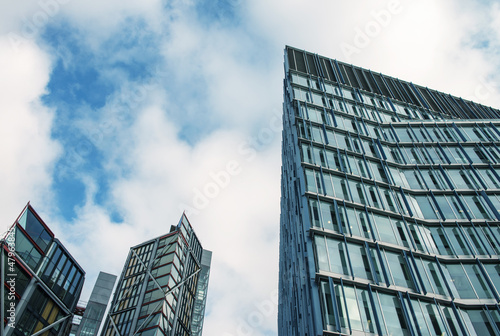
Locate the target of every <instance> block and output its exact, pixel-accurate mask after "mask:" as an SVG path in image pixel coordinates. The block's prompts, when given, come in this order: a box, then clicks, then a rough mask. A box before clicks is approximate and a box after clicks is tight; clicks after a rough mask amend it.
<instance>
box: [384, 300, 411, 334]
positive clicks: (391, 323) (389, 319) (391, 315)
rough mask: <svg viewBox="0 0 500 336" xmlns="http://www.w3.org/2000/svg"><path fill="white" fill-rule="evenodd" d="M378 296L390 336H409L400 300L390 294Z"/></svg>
mask: <svg viewBox="0 0 500 336" xmlns="http://www.w3.org/2000/svg"><path fill="white" fill-rule="evenodd" d="M378 296H379V298H380V305H381V308H382V312H383V314H384V320H385V326H386V327H387V331H388V332H389V335H409V333H408V329H407V327H406V322H405V320H404V317H403V310H402V309H401V306H400V304H399V300H398V299H397V298H396V297H395V296H392V295H388V294H382V293H378ZM396 317H397V318H396Z"/></svg>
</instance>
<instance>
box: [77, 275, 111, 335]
mask: <svg viewBox="0 0 500 336" xmlns="http://www.w3.org/2000/svg"><path fill="white" fill-rule="evenodd" d="M115 282H116V275H113V274H108V273H105V272H99V276H98V277H97V280H96V283H95V285H94V288H93V289H92V293H91V294H90V298H89V301H88V303H87V305H86V306H85V311H84V313H83V316H82V318H81V321H80V324H79V325H77V326H76V325H75V326H73V328H74V329H76V330H75V331H74V332H71V333H70V334H69V336H97V333H98V332H99V327H100V326H101V322H102V319H103V317H104V313H105V312H106V308H107V307H108V302H109V298H110V297H111V293H112V292H113V287H114V286H115Z"/></svg>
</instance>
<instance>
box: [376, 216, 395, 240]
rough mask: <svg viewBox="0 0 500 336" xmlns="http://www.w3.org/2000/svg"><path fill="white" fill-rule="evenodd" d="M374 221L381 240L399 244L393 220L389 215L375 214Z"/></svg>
mask: <svg viewBox="0 0 500 336" xmlns="http://www.w3.org/2000/svg"><path fill="white" fill-rule="evenodd" d="M372 218H373V223H374V226H375V228H376V229H375V230H376V231H377V232H378V237H377V239H380V240H381V241H384V242H387V243H392V244H395V245H397V244H398V241H397V240H396V236H395V233H394V229H393V226H392V224H391V220H390V219H389V217H387V216H383V215H378V214H373V217H372Z"/></svg>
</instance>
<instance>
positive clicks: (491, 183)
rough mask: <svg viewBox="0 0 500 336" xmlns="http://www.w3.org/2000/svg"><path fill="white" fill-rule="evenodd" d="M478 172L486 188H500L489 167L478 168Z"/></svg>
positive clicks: (499, 183)
mask: <svg viewBox="0 0 500 336" xmlns="http://www.w3.org/2000/svg"><path fill="white" fill-rule="evenodd" d="M478 172H479V175H480V176H481V177H482V179H483V181H484V182H485V183H486V186H487V187H488V188H492V189H500V181H499V180H498V179H497V177H496V175H495V174H494V173H493V172H492V171H491V170H490V169H478Z"/></svg>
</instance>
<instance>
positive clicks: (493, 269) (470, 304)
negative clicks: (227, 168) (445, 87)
mask: <svg viewBox="0 0 500 336" xmlns="http://www.w3.org/2000/svg"><path fill="white" fill-rule="evenodd" d="M283 107H284V111H283V125H284V126H283V127H284V129H283V143H282V159H283V163H282V197H281V219H280V221H281V223H280V226H281V229H280V278H279V279H280V280H279V290H280V299H279V300H280V302H279V311H278V330H279V335H282V336H304V335H308V336H316V335H412V336H416V335H419V336H423V335H480V336H484V335H500V310H499V302H500V260H499V255H500V226H499V223H500V176H499V175H500V119H499V118H500V111H499V110H497V109H494V108H491V107H487V106H483V105H480V104H477V103H475V102H472V101H468V100H464V99H462V98H458V97H454V96H452V95H449V94H445V93H442V92H438V91H435V90H432V89H428V88H426V87H423V86H419V85H415V84H412V83H410V82H406V81H403V80H399V79H396V78H392V77H389V76H386V75H383V74H380V73H375V72H372V71H370V70H366V69H362V68H359V67H356V66H353V65H349V64H346V63H342V62H339V61H337V60H334V59H329V58H326V57H322V56H318V55H317V54H313V53H310V52H306V51H302V50H298V49H295V48H292V47H286V49H285V79H284V105H283Z"/></svg>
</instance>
